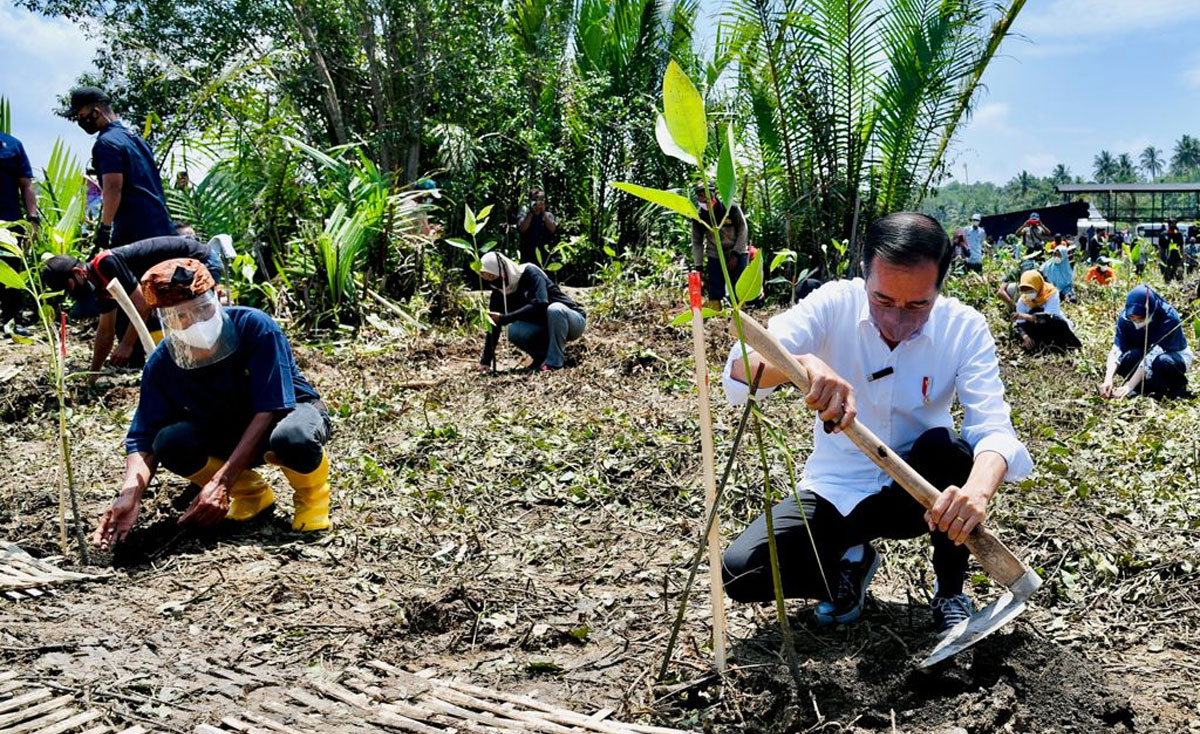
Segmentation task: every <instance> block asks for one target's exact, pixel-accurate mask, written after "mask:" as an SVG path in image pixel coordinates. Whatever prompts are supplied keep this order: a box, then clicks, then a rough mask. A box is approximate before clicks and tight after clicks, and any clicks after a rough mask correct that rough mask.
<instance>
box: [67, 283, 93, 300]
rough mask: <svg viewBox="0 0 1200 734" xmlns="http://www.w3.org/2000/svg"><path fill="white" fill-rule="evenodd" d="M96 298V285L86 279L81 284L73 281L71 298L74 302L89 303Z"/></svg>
mask: <svg viewBox="0 0 1200 734" xmlns="http://www.w3.org/2000/svg"><path fill="white" fill-rule="evenodd" d="M95 297H96V284H95V283H93V282H92V281H90V280H88V279H86V278H85V279H84V280H83V282H82V283H81V282H79V281H75V287H74V288H72V289H71V298H74V299H75V300H76V301H90V300H91V299H93V298H95Z"/></svg>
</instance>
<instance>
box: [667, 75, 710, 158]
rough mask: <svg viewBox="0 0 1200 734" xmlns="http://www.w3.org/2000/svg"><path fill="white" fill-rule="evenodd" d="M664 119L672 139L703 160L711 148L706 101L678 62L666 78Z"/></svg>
mask: <svg viewBox="0 0 1200 734" xmlns="http://www.w3.org/2000/svg"><path fill="white" fill-rule="evenodd" d="M663 117H664V118H665V119H666V121H667V130H668V131H669V132H670V133H671V139H672V140H674V141H675V143H676V144H677V145H678V146H679V147H680V148H683V149H684V150H685V151H687V152H688V153H690V154H691V155H692V156H693V157H694V158H695V159H696V160H698V161H699V160H703V159H704V149H705V148H707V147H708V121H707V120H706V119H705V117H704V99H703V98H702V97H701V96H700V93H699V92H697V91H696V87H695V85H694V84H692V80H691V79H688V76H687V74H685V73H683V69H681V68H679V64H676V63H675V61H674V59H672V60H671V63H669V64H667V73H666V74H664V75H663Z"/></svg>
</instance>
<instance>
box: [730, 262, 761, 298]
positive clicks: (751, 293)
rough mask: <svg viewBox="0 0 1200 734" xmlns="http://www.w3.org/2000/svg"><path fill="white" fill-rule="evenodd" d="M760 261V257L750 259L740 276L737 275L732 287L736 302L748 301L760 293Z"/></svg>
mask: <svg viewBox="0 0 1200 734" xmlns="http://www.w3.org/2000/svg"><path fill="white" fill-rule="evenodd" d="M762 261H763V259H762V258H761V257H756V258H754V259H753V260H751V261H750V266H749V267H747V268H746V269H745V270H743V271H742V274H741V276H739V277H738V282H737V285H736V286H735V287H734V290H735V292H736V293H737V299H738V303H748V302H750V301H753V300H754V299H755V298H758V297H759V296H761V295H762V287H763V266H762Z"/></svg>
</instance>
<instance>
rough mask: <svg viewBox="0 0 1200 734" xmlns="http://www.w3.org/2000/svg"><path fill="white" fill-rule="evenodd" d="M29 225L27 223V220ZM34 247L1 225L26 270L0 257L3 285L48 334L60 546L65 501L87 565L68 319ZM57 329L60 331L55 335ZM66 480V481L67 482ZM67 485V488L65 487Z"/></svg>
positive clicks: (1, 243) (4, 242) (0, 247)
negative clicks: (21, 294)
mask: <svg viewBox="0 0 1200 734" xmlns="http://www.w3.org/2000/svg"><path fill="white" fill-rule="evenodd" d="M25 226H26V227H28V223H25ZM32 250H33V248H32V247H30V248H29V251H28V252H27V251H26V249H25V248H22V247H21V245H20V243H19V242H18V241H17V238H16V235H14V234H13V232H12V230H11V229H9V228H7V227H2V228H0V251H3V252H6V253H7V254H9V255H11V256H13V257H15V258H17V259H19V260H20V261H21V262H23V263H24V264H25V269H24V271H22V272H20V273H18V272H17V271H16V270H13V268H12V267H11V266H10V265H8V264H7V263H5V262H4V261H3V260H0V284H3V285H4V286H6V287H8V288H14V289H17V290H22V291H25V292H26V293H28V294H29V295H30V296H31V297H32V298H33V302H34V305H35V306H36V310H37V314H38V321H39V322H40V323H41V327H42V332H43V333H44V335H45V337H46V346H47V351H46V354H47V357H48V359H49V363H48V364H49V367H50V379H51V382H52V383H53V384H54V391H55V393H57V398H58V445H59V460H60V462H61V463H60V465H59V489H58V506H59V513H58V520H59V545H60V547H61V550H62V553H63V555H66V554H67V516H66V507H65V505H66V501H67V500H68V499H69V500H70V503H71V516H72V518H73V521H74V523H75V540H76V543H77V544H78V547H79V561H80V563H82V564H84V565H87V563H88V552H87V540H86V539H85V537H84V532H83V519H82V517H81V516H80V514H79V497H78V494H77V493H76V491H75V471H74V467H73V466H72V464H71V435H70V430H69V429H68V425H67V416H68V414H67V399H66V394H67V388H66V379H67V376H68V375H67V373H66V365H67V341H66V333H67V322H66V316H65V314H64V316H63V319H62V322H61V327H60V328H58V329H56V328H55V327H56V326H58V324H56V323H55V318H54V313H55V312H54V309H53V308H52V307H51V306H50V305H49V304H48V303H47V302H46V301H47V300H48V299H50V298H51V297H53V296H55V295H57V294H55V293H46V292H45V291H44V290H43V289H42V281H41V278H39V277H38V275H37V263H36V261H34V259H33V256H32ZM56 331H57V334H56ZM64 480H65V481H64ZM64 484H65V490H64Z"/></svg>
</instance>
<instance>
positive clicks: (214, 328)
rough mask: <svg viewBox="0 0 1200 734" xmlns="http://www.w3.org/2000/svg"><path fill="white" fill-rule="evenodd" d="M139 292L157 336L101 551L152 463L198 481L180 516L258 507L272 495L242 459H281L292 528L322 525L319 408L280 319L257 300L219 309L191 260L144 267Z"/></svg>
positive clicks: (324, 484)
mask: <svg viewBox="0 0 1200 734" xmlns="http://www.w3.org/2000/svg"><path fill="white" fill-rule="evenodd" d="M141 290H142V296H143V297H144V298H145V300H146V303H147V305H148V306H149V307H150V308H157V309H158V311H159V315H160V317H161V319H162V322H163V326H164V327H165V328H166V332H167V336H166V338H165V339H164V340H163V343H162V344H160V345H159V346H158V348H157V349H155V350H154V352H153V354H151V355H150V358H149V359H147V360H146V367H145V369H144V370H143V372H142V388H141V395H140V397H139V400H138V407H137V412H136V413H135V414H134V416H133V422H132V423H131V424H130V426H129V432H128V433H127V434H126V437H125V450H126V457H125V481H124V485H123V487H122V490H121V494H120V495H119V496H118V497H117V499H116V500H115V501H114V502H113V504H112V507H111V508H109V510H108V511H107V512H106V513H105V514H104V517H103V518H102V519H101V521H100V526H99V527H98V528H97V529H96V533H95V535H94V540H95V542H96V543H97V544H98V545H100V546H101V547H103V548H108V547H111V546H113V545H114V544H116V543H119V542H120V541H121V540H122V539H123V538H124V537H125V536H126V535H128V534H129V531H130V529H131V528H132V527H133V524H134V522H135V521H136V520H137V515H138V510H139V508H140V506H141V501H142V494H143V493H144V492H145V489H146V485H147V483H148V482H149V481H150V478H151V476H153V474H154V471H155V469H156V468H157V466H158V464H159V463H161V464H162V465H163V466H165V467H166V468H167V469H169V470H171V471H172V472H174V473H175V474H178V475H180V476H182V477H186V478H187V479H189V480H191V481H192V482H194V483H196V484H198V485H200V487H201V489H200V494H199V496H198V497H197V498H196V500H195V502H193V503H192V505H191V507H189V508H188V510H187V512H186V513H184V515H183V516H182V517H181V518H180V519H179V522H180V523H181V524H188V523H194V524H196V525H201V526H204V525H212V524H214V523H217V522H219V521H220V520H222V519H224V518H225V517H228V518H229V519H231V520H239V521H244V520H249V519H251V518H253V517H254V516H255V515H258V514H259V513H260V512H262V511H264V510H266V509H267V508H268V507H270V506H271V505H272V504H274V502H275V494H274V492H272V491H271V488H270V487H269V486H268V485H267V483H266V482H265V481H263V478H262V477H261V476H259V475H258V473H257V472H255V471H254V470H253V468H252V467H255V466H258V465H260V464H262V463H264V462H265V463H269V464H275V465H277V466H280V467H281V468H282V469H283V473H284V475H285V476H286V477H287V479H288V482H289V483H290V484H291V485H292V489H293V490H294V492H295V494H294V500H295V508H296V514H295V518H294V519H293V520H292V528H293V529H295V530H305V531H308V530H324V529H326V528H328V527H329V525H330V523H329V481H328V480H329V458H328V456H327V455H326V453H325V448H324V446H325V443H326V441H328V439H329V433H330V422H329V414H328V412H327V411H326V409H325V405H324V403H322V402H321V400H320V397H319V396H318V395H317V392H316V390H314V389H313V388H312V385H310V384H309V383H308V381H307V380H306V379H304V376H303V375H301V374H300V370H299V369H298V368H297V367H296V361H295V358H294V357H293V356H292V349H291V345H290V344H289V343H288V340H287V337H285V336H284V335H283V331H282V330H281V329H280V328H279V325H278V324H276V323H275V321H274V320H273V319H272V318H271V317H270V316H268V315H267V314H265V313H263V312H262V311H259V310H258V309H254V308H244V307H240V306H234V307H229V308H223V307H222V306H221V304H220V302H219V301H218V300H217V297H216V291H215V290H214V283H213V278H212V276H211V275H210V274H209V272H208V269H207V268H205V267H204V265H202V264H201V263H200V262H199V261H197V260H192V259H178V260H168V261H167V262H163V263H160V264H158V265H156V266H154V267H153V268H151V269H150V270H148V271H147V272H146V274H145V275H144V276H143V277H142V283H141Z"/></svg>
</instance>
